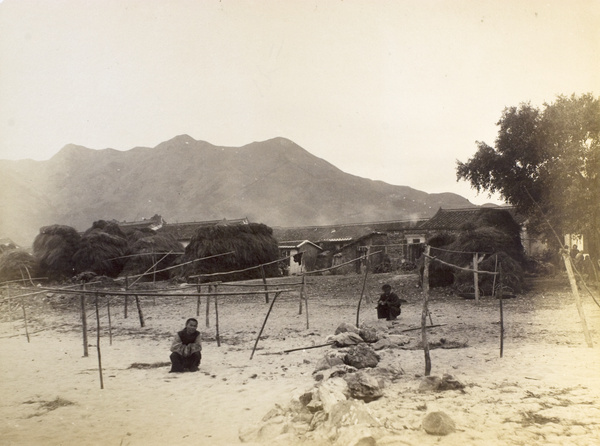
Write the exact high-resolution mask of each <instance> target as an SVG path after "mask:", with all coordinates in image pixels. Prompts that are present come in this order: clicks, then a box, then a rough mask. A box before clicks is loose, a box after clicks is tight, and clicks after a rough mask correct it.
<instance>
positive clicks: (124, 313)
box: [123, 276, 129, 319]
mask: <svg viewBox="0 0 600 446" xmlns="http://www.w3.org/2000/svg"><path fill="white" fill-rule="evenodd" d="M127 290H129V276H125V291H127ZM128 301H129V295H128V294H126V295H125V303H124V306H123V318H124V319H127V303H128Z"/></svg>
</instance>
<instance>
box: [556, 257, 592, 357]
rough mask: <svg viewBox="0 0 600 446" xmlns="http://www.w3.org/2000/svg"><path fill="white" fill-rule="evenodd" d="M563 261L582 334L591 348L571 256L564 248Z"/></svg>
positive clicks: (590, 339) (590, 337) (590, 338)
mask: <svg viewBox="0 0 600 446" xmlns="http://www.w3.org/2000/svg"><path fill="white" fill-rule="evenodd" d="M561 254H562V257H563V261H564V262H565V268H566V269H567V275H568V276H569V283H570V284H571V292H572V293H573V296H574V297H575V304H576V305H577V311H578V312H579V319H581V327H582V328H583V335H584V336H585V341H586V343H587V346H588V347H590V348H592V347H593V346H594V344H593V342H592V336H591V335H590V332H589V330H588V327H587V322H586V320H585V313H584V312H583V306H582V305H581V298H580V297H579V290H578V289H577V282H576V281H575V276H574V274H573V266H572V265H571V258H570V257H569V253H568V251H567V250H566V249H563V250H562V251H561Z"/></svg>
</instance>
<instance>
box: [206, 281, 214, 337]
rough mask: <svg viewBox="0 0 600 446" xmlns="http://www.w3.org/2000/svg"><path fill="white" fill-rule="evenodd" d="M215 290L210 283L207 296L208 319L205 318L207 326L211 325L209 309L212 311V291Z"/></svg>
mask: <svg viewBox="0 0 600 446" xmlns="http://www.w3.org/2000/svg"><path fill="white" fill-rule="evenodd" d="M212 292H213V286H212V285H208V296H206V319H205V323H206V327H207V328H208V327H210V319H209V318H208V316H209V311H210V293H212Z"/></svg>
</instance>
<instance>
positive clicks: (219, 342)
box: [215, 296, 221, 347]
mask: <svg viewBox="0 0 600 446" xmlns="http://www.w3.org/2000/svg"><path fill="white" fill-rule="evenodd" d="M215 329H216V331H217V333H216V334H217V347H220V346H221V337H220V336H219V296H215Z"/></svg>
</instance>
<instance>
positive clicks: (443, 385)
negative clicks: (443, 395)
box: [419, 374, 465, 392]
mask: <svg viewBox="0 0 600 446" xmlns="http://www.w3.org/2000/svg"><path fill="white" fill-rule="evenodd" d="M464 388H465V386H464V384H462V383H461V382H459V381H458V380H457V379H456V378H454V377H453V376H452V375H448V374H444V375H443V376H442V378H440V377H438V376H426V377H425V378H423V380H422V381H421V384H420V385H419V391H420V392H430V391H435V392H441V391H444V390H462V389H464Z"/></svg>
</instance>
